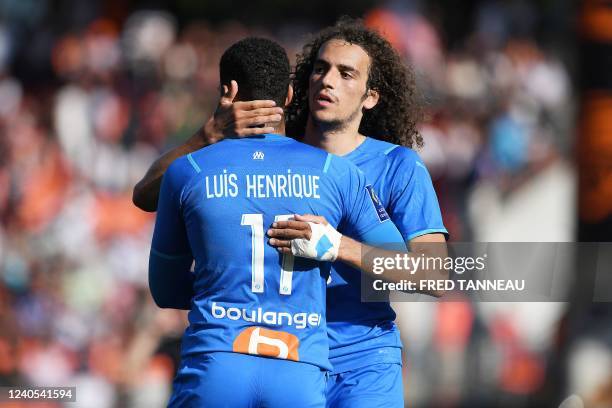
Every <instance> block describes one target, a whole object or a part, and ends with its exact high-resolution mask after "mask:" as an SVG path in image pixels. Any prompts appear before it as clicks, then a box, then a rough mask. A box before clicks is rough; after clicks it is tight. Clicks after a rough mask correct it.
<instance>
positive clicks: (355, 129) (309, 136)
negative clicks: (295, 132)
mask: <svg viewBox="0 0 612 408" xmlns="http://www.w3.org/2000/svg"><path fill="white" fill-rule="evenodd" d="M364 140H365V136H364V135H362V134H360V133H359V122H357V123H351V124H350V125H348V126H345V127H343V128H337V129H323V128H322V126H321V125H318V124H317V123H315V122H314V121H313V120H312V118H308V122H306V132H305V133H304V143H308V144H309V145H311V146H315V147H318V148H321V149H323V150H325V151H326V152H328V153H332V154H336V155H338V156H344V155H345V154H349V153H350V152H352V151H353V150H355V149H356V148H357V147H358V146H359V145H360V144H361V143H363V141H364Z"/></svg>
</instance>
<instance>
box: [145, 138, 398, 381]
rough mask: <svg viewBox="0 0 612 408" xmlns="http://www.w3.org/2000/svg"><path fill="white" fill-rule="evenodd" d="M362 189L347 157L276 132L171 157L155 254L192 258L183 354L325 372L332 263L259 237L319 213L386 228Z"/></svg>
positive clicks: (358, 227) (334, 221)
mask: <svg viewBox="0 0 612 408" xmlns="http://www.w3.org/2000/svg"><path fill="white" fill-rule="evenodd" d="M366 187H368V184H367V183H366V179H365V176H364V175H363V173H362V172H361V171H360V170H359V169H358V168H357V167H356V166H354V165H353V164H352V163H350V162H349V161H348V160H346V159H343V158H340V157H337V156H332V155H330V154H328V153H326V152H324V151H322V150H320V149H317V148H314V147H312V146H308V145H305V144H302V143H299V142H296V141H295V140H293V139H290V138H287V137H284V136H280V135H272V134H269V135H265V136H263V137H250V138H244V139H226V140H223V141H221V142H219V143H216V144H214V145H211V146H208V147H205V148H203V149H201V150H198V151H196V152H194V153H191V154H189V155H187V156H184V157H181V158H179V159H177V160H176V161H175V162H173V163H172V165H171V166H170V167H169V168H168V170H167V172H166V174H165V175H164V178H163V181H162V187H161V192H160V198H159V204H158V214H157V220H156V225H155V232H154V236H153V243H152V252H153V251H155V255H156V256H163V257H193V259H194V260H195V269H194V273H195V283H194V292H195V296H194V298H193V300H192V304H191V310H190V312H189V327H188V328H187V330H186V332H185V335H184V337H183V345H182V354H183V356H192V355H196V354H198V353H207V352H216V351H226V352H238V353H245V354H256V355H262V356H267V357H276V358H283V359H289V360H295V361H301V362H305V363H310V364H314V365H317V366H319V367H321V368H324V369H329V368H331V367H330V364H329V359H328V337H327V332H326V323H325V317H326V313H325V293H326V281H327V277H328V274H329V268H330V264H329V263H318V262H315V261H311V260H307V259H303V258H294V257H293V256H292V255H281V254H279V252H277V251H276V250H275V249H274V248H273V247H271V246H269V245H268V244H267V239H266V235H265V233H266V231H267V229H268V228H269V227H270V226H271V224H272V223H273V222H274V221H275V220H281V219H286V218H288V217H290V216H291V215H292V214H296V213H297V214H304V213H311V214H316V215H322V216H324V217H325V218H326V219H327V220H328V221H329V223H330V224H331V225H332V226H334V227H337V226H338V225H339V224H343V225H347V227H350V228H351V230H355V231H356V233H357V235H359V234H365V233H367V232H368V231H372V230H373V229H374V228H376V227H379V226H380V225H381V224H383V223H387V224H389V225H391V224H390V222H389V221H385V220H384V219H381V215H380V213H379V212H378V211H377V210H376V206H375V205H374V203H373V202H372V197H371V193H370V192H369V191H370V190H369V189H368V188H366ZM327 249H329V248H320V250H321V251H323V252H325V251H326V250H327Z"/></svg>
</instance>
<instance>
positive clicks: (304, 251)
mask: <svg viewBox="0 0 612 408" xmlns="http://www.w3.org/2000/svg"><path fill="white" fill-rule="evenodd" d="M308 224H310V230H311V231H312V235H311V236H310V239H303V238H299V239H294V240H292V241H291V253H293V255H294V256H300V257H302V258H310V259H316V260H317V261H330V262H333V261H335V260H336V258H338V250H339V249H340V239H341V238H342V234H340V233H339V232H338V231H336V230H335V228H334V227H332V226H331V225H329V224H325V225H324V224H316V223H314V222H309V223H308Z"/></svg>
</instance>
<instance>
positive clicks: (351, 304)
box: [327, 138, 447, 372]
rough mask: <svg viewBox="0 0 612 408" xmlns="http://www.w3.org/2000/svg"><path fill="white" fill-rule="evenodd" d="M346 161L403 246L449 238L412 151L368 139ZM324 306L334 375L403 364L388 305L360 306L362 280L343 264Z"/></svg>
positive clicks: (337, 268) (334, 268) (335, 272)
mask: <svg viewBox="0 0 612 408" xmlns="http://www.w3.org/2000/svg"><path fill="white" fill-rule="evenodd" d="M344 158H346V159H348V160H350V161H352V162H353V163H355V164H356V165H357V166H358V167H359V168H360V170H362V171H363V172H364V173H365V175H366V177H367V179H368V180H369V181H370V182H372V185H373V187H374V190H375V191H376V192H377V193H378V197H379V198H380V200H381V201H382V204H383V205H384V207H385V208H386V211H387V213H388V215H389V217H390V218H391V221H393V223H394V224H395V226H396V227H397V228H398V229H399V231H400V233H401V234H402V236H403V238H404V240H405V241H406V242H408V241H409V240H411V239H412V238H415V237H417V236H420V235H424V234H429V233H443V234H447V231H446V228H445V227H444V224H443V222H442V216H441V214H440V207H439V205H438V200H437V197H436V193H435V191H434V188H433V185H432V181H431V177H430V175H429V172H428V171H427V168H426V167H425V165H424V164H423V162H422V161H421V159H420V158H419V156H418V155H417V153H416V152H414V151H413V150H411V149H408V148H406V147H402V146H398V145H394V144H391V143H387V142H383V141H380V140H376V139H372V138H366V140H365V141H364V142H363V143H362V144H361V145H360V146H358V147H357V148H356V149H355V150H353V151H352V152H351V153H349V154H348V155H345V156H344ZM346 232H347V234H348V235H351V232H350V231H346ZM327 305H328V308H327V310H328V313H327V322H328V332H329V339H330V359H331V362H332V365H333V366H334V372H342V371H348V370H353V369H357V368H359V367H363V366H367V365H369V364H373V363H401V347H402V344H401V341H400V336H399V330H398V329H397V327H396V325H395V323H394V322H393V321H394V320H395V312H394V311H393V309H392V308H391V305H390V304H389V302H362V301H361V279H360V276H359V275H358V274H356V273H355V271H354V270H353V269H352V268H350V267H348V266H346V265H345V264H343V263H340V262H335V263H334V264H333V265H332V269H331V282H330V284H329V286H328V295H327Z"/></svg>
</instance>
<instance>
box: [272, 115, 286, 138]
mask: <svg viewBox="0 0 612 408" xmlns="http://www.w3.org/2000/svg"><path fill="white" fill-rule="evenodd" d="M273 133H276V134H279V135H286V133H285V119H284V118H283V120H281V121H280V123H279V124H278V126H276V127H275V128H274V132H273Z"/></svg>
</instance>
